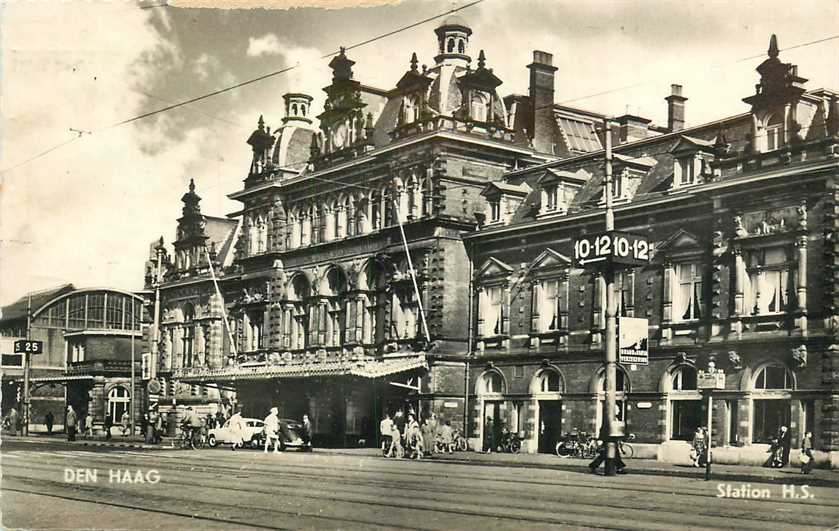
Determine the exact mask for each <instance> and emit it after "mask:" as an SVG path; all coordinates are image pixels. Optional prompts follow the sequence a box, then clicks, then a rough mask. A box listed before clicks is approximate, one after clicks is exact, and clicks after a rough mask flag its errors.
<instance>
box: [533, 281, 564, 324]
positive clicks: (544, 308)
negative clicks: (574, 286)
mask: <svg viewBox="0 0 839 531" xmlns="http://www.w3.org/2000/svg"><path fill="white" fill-rule="evenodd" d="M559 284H560V282H559V280H558V279H550V280H543V281H542V283H541V286H540V288H541V289H539V300H538V306H537V310H538V312H539V332H552V331H554V330H558V329H559V324H560V323H559Z"/></svg>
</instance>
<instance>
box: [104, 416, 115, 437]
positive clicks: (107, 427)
mask: <svg viewBox="0 0 839 531" xmlns="http://www.w3.org/2000/svg"><path fill="white" fill-rule="evenodd" d="M113 425H114V419H113V417H111V412H110V411H106V413H105V440H106V441H110V440H111V427H112V426H113Z"/></svg>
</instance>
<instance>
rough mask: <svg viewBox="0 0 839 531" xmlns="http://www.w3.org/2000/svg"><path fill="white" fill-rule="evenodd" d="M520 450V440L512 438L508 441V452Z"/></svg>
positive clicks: (513, 452)
mask: <svg viewBox="0 0 839 531" xmlns="http://www.w3.org/2000/svg"><path fill="white" fill-rule="evenodd" d="M520 450H521V441H519V440H518V439H514V440H513V441H511V442H510V453H512V454H517V453H519V451H520Z"/></svg>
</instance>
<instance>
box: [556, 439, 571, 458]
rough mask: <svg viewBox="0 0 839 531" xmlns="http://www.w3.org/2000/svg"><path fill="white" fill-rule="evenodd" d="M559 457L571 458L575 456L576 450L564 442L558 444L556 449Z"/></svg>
mask: <svg viewBox="0 0 839 531" xmlns="http://www.w3.org/2000/svg"><path fill="white" fill-rule="evenodd" d="M554 451H555V452H556V455H557V457H571V456H573V455H574V448H573V447H571V448H569V447H568V445H566V444H565V442H564V441H560V442H558V443H556V446H555V447H554Z"/></svg>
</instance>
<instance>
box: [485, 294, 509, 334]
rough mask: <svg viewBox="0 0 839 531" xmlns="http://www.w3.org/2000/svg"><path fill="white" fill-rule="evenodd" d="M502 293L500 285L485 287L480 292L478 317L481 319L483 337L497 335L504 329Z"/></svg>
mask: <svg viewBox="0 0 839 531" xmlns="http://www.w3.org/2000/svg"><path fill="white" fill-rule="evenodd" d="M503 295H504V289H503V288H502V287H501V286H492V287H487V288H485V289H484V291H483V293H482V294H481V302H482V304H481V307H480V315H479V318H480V319H482V320H483V328H482V330H481V335H483V336H484V337H492V336H498V335H501V334H502V333H503V331H504V330H503V320H504V312H503Z"/></svg>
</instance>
